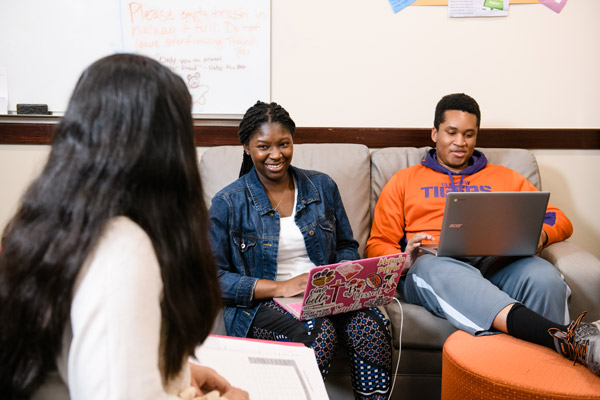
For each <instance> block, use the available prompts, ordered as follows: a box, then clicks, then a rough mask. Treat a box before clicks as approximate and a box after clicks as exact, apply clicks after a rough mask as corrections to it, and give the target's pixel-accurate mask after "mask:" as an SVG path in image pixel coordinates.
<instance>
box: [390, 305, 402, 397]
mask: <svg viewBox="0 0 600 400" xmlns="http://www.w3.org/2000/svg"><path fill="white" fill-rule="evenodd" d="M394 300H396V303H398V307H400V334H399V335H398V361H397V362H396V371H395V372H394V374H393V376H394V378H393V380H392V387H391V389H390V395H389V397H388V399H390V400H391V399H392V393H393V392H394V385H395V384H396V375H397V374H398V369H399V368H400V356H401V355H402V328H403V326H404V312H403V311H402V304H400V300H398V299H397V298H396V297H394ZM392 331H393V330H392ZM393 354H394V345H393V344H392V355H393Z"/></svg>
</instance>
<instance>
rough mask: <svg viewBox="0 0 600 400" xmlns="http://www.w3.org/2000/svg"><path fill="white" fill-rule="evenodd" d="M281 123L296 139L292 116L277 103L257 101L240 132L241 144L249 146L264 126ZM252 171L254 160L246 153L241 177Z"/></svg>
mask: <svg viewBox="0 0 600 400" xmlns="http://www.w3.org/2000/svg"><path fill="white" fill-rule="evenodd" d="M274 122H279V123H280V124H281V125H283V126H284V127H285V128H286V129H287V130H288V131H290V133H291V134H292V138H293V137H294V131H295V130H296V124H295V123H294V121H293V120H292V118H291V117H290V114H289V113H288V112H287V111H286V110H285V108H283V107H281V106H280V105H279V104H277V103H263V102H262V101H257V102H256V104H255V105H253V106H252V107H250V108H249V109H248V110H247V111H246V113H245V114H244V117H243V118H242V121H241V122H240V127H239V130H238V136H239V138H240V143H242V144H246V145H247V144H248V142H249V141H250V138H251V137H252V135H254V134H255V133H256V132H257V131H258V130H259V129H260V127H261V126H263V124H267V123H274ZM251 169H252V159H251V158H250V156H249V155H248V154H246V152H244V156H243V158H242V167H241V168H240V176H242V175H245V174H247V173H248V172H250V170H251Z"/></svg>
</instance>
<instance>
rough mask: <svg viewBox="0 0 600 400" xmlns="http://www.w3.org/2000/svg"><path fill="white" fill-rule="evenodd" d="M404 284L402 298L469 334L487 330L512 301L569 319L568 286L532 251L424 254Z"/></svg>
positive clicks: (553, 318)
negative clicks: (462, 256) (481, 256)
mask: <svg viewBox="0 0 600 400" xmlns="http://www.w3.org/2000/svg"><path fill="white" fill-rule="evenodd" d="M482 260H483V261H482ZM471 264H473V265H471ZM403 290H404V298H405V300H406V301H407V302H409V303H412V304H418V305H421V306H423V307H425V308H426V309H427V310H429V311H430V312H432V313H433V314H435V315H437V316H438V317H442V318H446V319H447V320H448V321H449V322H450V323H451V324H452V325H454V326H455V327H456V328H458V329H461V330H463V331H466V332H469V333H470V334H472V335H481V334H489V333H491V332H489V330H490V328H491V326H492V322H493V321H494V318H495V317H496V315H497V314H498V313H499V312H500V310H502V309H503V308H504V307H506V306H507V305H509V304H512V303H515V302H518V303H522V304H523V305H525V306H526V307H528V308H529V309H531V310H533V311H535V312H536V313H538V314H540V315H542V316H543V317H545V318H547V319H549V320H551V321H553V322H556V323H559V324H568V323H569V321H570V317H569V310H568V306H569V298H570V296H571V290H570V289H569V287H568V285H567V284H566V282H565V281H564V278H563V276H562V275H561V273H560V272H559V271H558V270H557V269H556V267H554V266H553V265H552V264H551V263H549V262H548V261H546V260H544V259H542V258H539V257H536V256H532V257H495V258H491V257H486V258H485V259H478V260H475V261H474V260H462V261H461V260H458V259H454V258H450V257H435V256H433V255H430V254H425V255H422V256H420V257H419V258H417V260H416V261H415V263H414V264H413V265H412V267H411V268H410V269H409V271H408V274H407V276H406V279H405V281H404V283H403Z"/></svg>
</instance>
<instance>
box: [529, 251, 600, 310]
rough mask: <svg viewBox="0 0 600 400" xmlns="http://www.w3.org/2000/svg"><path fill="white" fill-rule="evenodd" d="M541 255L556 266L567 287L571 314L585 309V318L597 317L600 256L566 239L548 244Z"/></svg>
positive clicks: (599, 296) (599, 289)
mask: <svg viewBox="0 0 600 400" xmlns="http://www.w3.org/2000/svg"><path fill="white" fill-rule="evenodd" d="M541 257H543V258H545V259H546V260H548V261H549V262H551V263H552V264H554V265H555V266H556V268H558V270H559V271H560V272H561V273H562V274H563V275H564V277H565V280H566V282H567V284H568V285H569V286H570V288H571V291H572V296H571V303H570V306H569V308H570V311H571V318H575V317H577V316H578V315H579V313H581V312H582V311H587V312H588V313H587V316H586V318H585V319H586V320H587V321H595V320H598V319H600V260H598V259H597V258H596V257H594V255H592V254H591V253H590V252H588V251H586V250H584V249H582V248H581V247H579V246H578V245H576V244H575V243H572V242H568V241H563V242H557V243H553V244H551V245H550V246H548V247H546V248H545V249H544V250H543V251H542V252H541Z"/></svg>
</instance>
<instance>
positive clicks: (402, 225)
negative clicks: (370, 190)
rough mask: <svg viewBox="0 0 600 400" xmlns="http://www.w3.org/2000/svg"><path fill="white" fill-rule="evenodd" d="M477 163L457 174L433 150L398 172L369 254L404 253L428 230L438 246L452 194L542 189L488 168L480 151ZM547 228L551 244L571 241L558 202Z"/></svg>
mask: <svg viewBox="0 0 600 400" xmlns="http://www.w3.org/2000/svg"><path fill="white" fill-rule="evenodd" d="M471 161H472V162H471V163H470V165H469V166H468V167H467V168H465V169H464V170H463V171H461V172H460V173H454V172H451V171H449V170H447V169H446V168H445V167H443V166H442V165H440V164H439V163H438V162H437V159H436V157H435V150H434V149H432V150H430V151H429V152H428V153H427V156H426V158H425V159H424V160H423V161H422V162H421V164H419V165H415V166H412V167H410V168H406V169H403V170H400V171H398V172H397V173H396V174H394V176H393V177H392V178H391V179H390V180H389V182H388V183H387V184H386V185H385V187H384V188H383V190H382V191H381V195H380V196H379V200H378V202H377V206H376V207H375V214H374V218H373V226H372V228H371V236H370V237H369V240H368V241H367V246H366V248H365V253H366V256H367V257H375V256H381V255H386V254H394V253H398V252H399V251H401V249H403V248H404V247H405V246H406V242H408V240H410V238H411V237H412V236H413V235H414V234H415V233H418V232H426V233H428V234H430V235H432V236H433V237H435V238H436V242H438V241H439V237H440V229H441V226H442V219H443V215H444V206H445V203H446V193H448V192H452V191H454V192H517V191H537V188H536V187H535V186H533V185H532V184H531V183H530V182H529V181H528V180H527V179H526V178H525V177H523V176H522V175H521V174H519V173H518V172H516V171H513V170H512V169H510V168H506V167H503V166H500V165H492V164H488V163H487V159H486V158H485V156H484V155H483V153H481V152H479V151H477V150H475V152H474V153H473V157H472V158H471ZM542 229H543V230H544V231H545V232H546V234H547V235H548V242H547V244H550V243H553V242H558V241H561V240H564V239H567V238H568V237H569V236H571V234H572V233H573V226H572V224H571V221H569V219H568V218H567V217H566V215H565V214H564V213H563V212H562V211H561V210H559V209H558V208H557V207H555V206H553V205H552V204H548V208H547V210H546V217H545V219H544V225H543V228H542ZM424 243H425V242H424Z"/></svg>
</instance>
